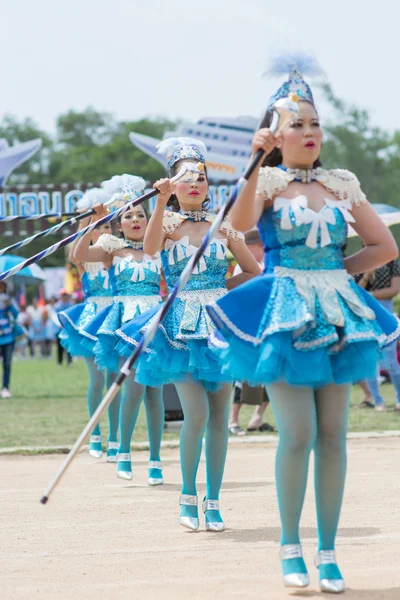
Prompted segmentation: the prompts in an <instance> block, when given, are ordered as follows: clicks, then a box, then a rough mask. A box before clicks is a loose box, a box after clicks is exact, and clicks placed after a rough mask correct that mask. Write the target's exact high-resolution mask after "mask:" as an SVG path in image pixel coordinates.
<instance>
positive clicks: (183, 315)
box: [116, 212, 241, 391]
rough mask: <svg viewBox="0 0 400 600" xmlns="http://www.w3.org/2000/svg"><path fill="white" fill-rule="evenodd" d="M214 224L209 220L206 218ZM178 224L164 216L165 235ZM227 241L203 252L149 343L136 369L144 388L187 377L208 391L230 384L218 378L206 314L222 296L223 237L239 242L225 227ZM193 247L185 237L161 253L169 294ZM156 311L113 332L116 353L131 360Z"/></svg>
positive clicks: (176, 219) (177, 219) (168, 244)
mask: <svg viewBox="0 0 400 600" xmlns="http://www.w3.org/2000/svg"><path fill="white" fill-rule="evenodd" d="M207 220H209V221H210V222H212V220H213V218H212V216H211V215H210V216H209V218H207ZM181 224H182V219H180V217H179V215H177V213H170V212H166V217H165V219H164V232H165V233H172V232H173V231H174V230H175V229H176V227H179V226H180V225H181ZM221 232H223V233H224V234H225V235H226V238H225V239H218V238H214V239H212V240H211V244H210V246H209V247H208V249H207V251H206V253H205V254H204V256H203V257H202V258H201V260H200V262H199V263H198V265H197V266H196V267H195V269H194V271H193V274H192V275H191V277H190V279H189V281H188V283H187V284H186V287H185V289H184V290H183V291H182V292H181V293H180V294H178V296H177V298H176V299H175V301H174V303H173V305H172V306H171V308H170V309H169V311H168V312H167V314H166V317H165V319H164V321H163V322H162V324H161V325H160V326H159V328H158V330H157V333H156V335H155V337H154V339H153V341H152V342H151V344H150V346H149V348H148V351H147V352H145V353H144V354H143V355H142V356H141V357H140V359H139V361H138V363H137V365H136V379H137V381H139V383H142V384H143V385H153V386H159V385H164V384H166V383H175V382H179V381H185V380H187V378H188V375H190V376H191V377H192V378H193V379H194V380H195V381H197V382H199V383H201V384H202V385H203V386H204V387H205V388H206V389H207V390H210V391H214V390H216V389H218V388H219V387H220V386H221V384H222V383H225V382H227V381H230V378H229V377H226V376H225V375H222V374H221V364H220V361H219V359H218V357H217V356H216V355H215V354H214V353H213V351H212V349H211V347H210V341H209V340H210V335H211V333H212V332H213V330H214V325H213V323H212V321H211V319H210V317H209V316H208V314H207V311H206V305H207V304H208V303H210V302H212V301H213V300H216V299H218V298H221V297H222V296H224V294H226V291H227V289H226V284H225V279H226V273H227V269H228V261H227V257H226V254H227V238H229V237H235V238H236V239H238V237H239V236H241V234H239V233H238V232H235V231H234V230H233V229H232V228H231V227H230V226H229V224H228V223H227V222H224V224H223V225H222V227H221ZM196 250H197V248H196V247H195V246H193V245H192V244H190V242H189V237H188V236H184V237H182V238H181V239H180V240H176V241H173V240H170V239H167V240H166V242H165V248H164V249H163V251H162V252H161V259H162V264H163V268H164V273H165V278H166V281H167V285H168V289H169V291H171V290H172V289H173V287H174V285H175V284H176V282H177V280H178V278H179V276H180V275H181V273H182V271H183V269H184V268H185V267H186V265H187V263H188V262H189V260H190V258H191V257H192V256H193V254H195V252H196ZM156 312H157V308H156V309H154V310H152V311H148V313H146V314H144V315H142V316H141V317H140V318H138V319H135V320H134V321H132V322H131V323H128V324H127V325H125V326H124V327H122V328H121V329H120V330H118V331H117V332H116V334H117V336H118V337H119V338H120V340H121V341H120V344H119V345H118V351H119V352H120V353H121V354H122V355H123V356H129V355H130V354H131V352H132V350H133V349H134V348H135V347H136V346H137V344H138V343H139V341H140V339H141V337H142V335H143V333H144V332H145V331H146V330H147V329H148V327H149V326H151V324H152V323H153V321H154V319H155V318H156V316H155V313H156Z"/></svg>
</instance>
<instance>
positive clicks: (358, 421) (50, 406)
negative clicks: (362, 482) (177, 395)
mask: <svg viewBox="0 0 400 600" xmlns="http://www.w3.org/2000/svg"><path fill="white" fill-rule="evenodd" d="M87 385H88V374H87V371H86V366H85V363H84V361H82V360H78V361H76V362H74V363H73V364H72V365H71V367H69V368H67V367H66V366H63V367H57V366H56V364H55V360H54V359H52V360H42V361H40V360H26V361H22V360H19V361H14V364H13V373H12V382H11V390H12V392H13V398H11V399H10V400H2V399H0V423H1V428H0V447H2V448H6V447H8V448H10V447H20V446H41V447H46V446H64V445H66V446H70V445H72V443H73V442H74V441H75V440H76V438H77V437H78V435H79V433H80V432H81V431H82V429H83V427H84V425H85V424H86V422H87V420H88V415H87V408H86V390H87ZM381 389H382V392H383V396H384V398H385V400H386V403H387V406H388V408H389V412H387V413H377V412H375V411H374V410H370V409H356V408H354V405H355V404H357V403H359V402H360V401H361V400H362V398H363V393H362V391H361V390H360V388H358V387H357V386H355V387H354V388H353V391H352V400H351V402H352V409H351V411H350V431H383V430H393V429H400V413H397V412H393V411H392V410H390V409H393V408H394V403H395V395H394V391H393V387H392V386H391V385H383V386H382V388H381ZM252 412H253V407H251V406H243V408H242V411H241V415H240V418H241V424H242V426H243V427H244V428H245V427H246V425H247V422H248V421H249V419H250V415H251V413H252ZM265 418H266V420H267V421H268V422H269V423H271V424H275V420H274V418H273V414H272V411H271V409H268V410H267V412H266V415H265ZM101 427H102V435H103V440H104V441H106V439H107V433H108V432H107V417H103V419H102V422H101ZM177 438H178V433H177V432H165V434H164V439H165V440H171V439H177ZM146 440H147V430H146V419H145V415H144V410H143V407H142V410H141V412H140V415H139V419H138V423H137V426H136V429H135V432H134V437H133V441H136V442H141V441H146Z"/></svg>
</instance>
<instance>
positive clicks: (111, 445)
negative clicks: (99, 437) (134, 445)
mask: <svg viewBox="0 0 400 600" xmlns="http://www.w3.org/2000/svg"><path fill="white" fill-rule="evenodd" d="M118 449H119V443H118V442H108V444H107V462H108V463H115V462H117V453H118ZM110 451H111V452H110Z"/></svg>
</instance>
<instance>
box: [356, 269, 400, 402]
mask: <svg viewBox="0 0 400 600" xmlns="http://www.w3.org/2000/svg"><path fill="white" fill-rule="evenodd" d="M355 280H356V282H357V283H358V284H359V285H360V286H361V287H363V288H364V289H366V290H367V291H368V292H369V293H370V294H371V296H373V297H374V298H376V300H378V302H379V303H380V304H381V305H382V306H383V307H384V308H386V310H388V311H390V312H391V313H394V312H395V311H394V306H393V299H394V298H395V296H397V294H398V293H399V291H400V261H399V260H398V259H396V260H392V261H391V262H389V263H387V264H386V265H383V267H379V268H378V269H375V271H368V272H367V273H363V274H360V275H356V276H355ZM381 362H382V366H383V367H384V369H385V370H386V371H387V372H388V373H389V376H390V380H391V382H392V384H393V386H394V389H395V391H396V406H395V409H394V410H396V411H400V365H399V363H398V360H397V347H396V344H395V343H393V344H391V345H390V346H387V347H385V348H384V350H383V352H382V361H381ZM366 384H367V386H368V389H369V392H370V395H371V397H372V398H373V401H374V405H375V410H376V411H378V412H386V411H387V408H386V404H385V401H384V399H383V397H382V394H381V393H380V391H379V368H378V372H377V374H376V377H375V378H374V379H367V380H366ZM366 404H367V402H366V399H364V401H363V402H362V403H361V405H360V406H363V407H365V406H366Z"/></svg>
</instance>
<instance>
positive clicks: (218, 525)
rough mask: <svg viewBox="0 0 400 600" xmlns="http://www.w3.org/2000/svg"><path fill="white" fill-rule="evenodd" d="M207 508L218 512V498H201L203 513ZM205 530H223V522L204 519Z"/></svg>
mask: <svg viewBox="0 0 400 600" xmlns="http://www.w3.org/2000/svg"><path fill="white" fill-rule="evenodd" d="M207 510H217V511H218V512H219V500H206V499H205V498H204V500H203V513H205V512H206V511H207ZM206 529H207V531H215V532H220V531H224V529H225V523H224V522H223V521H208V522H207V521H206Z"/></svg>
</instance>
